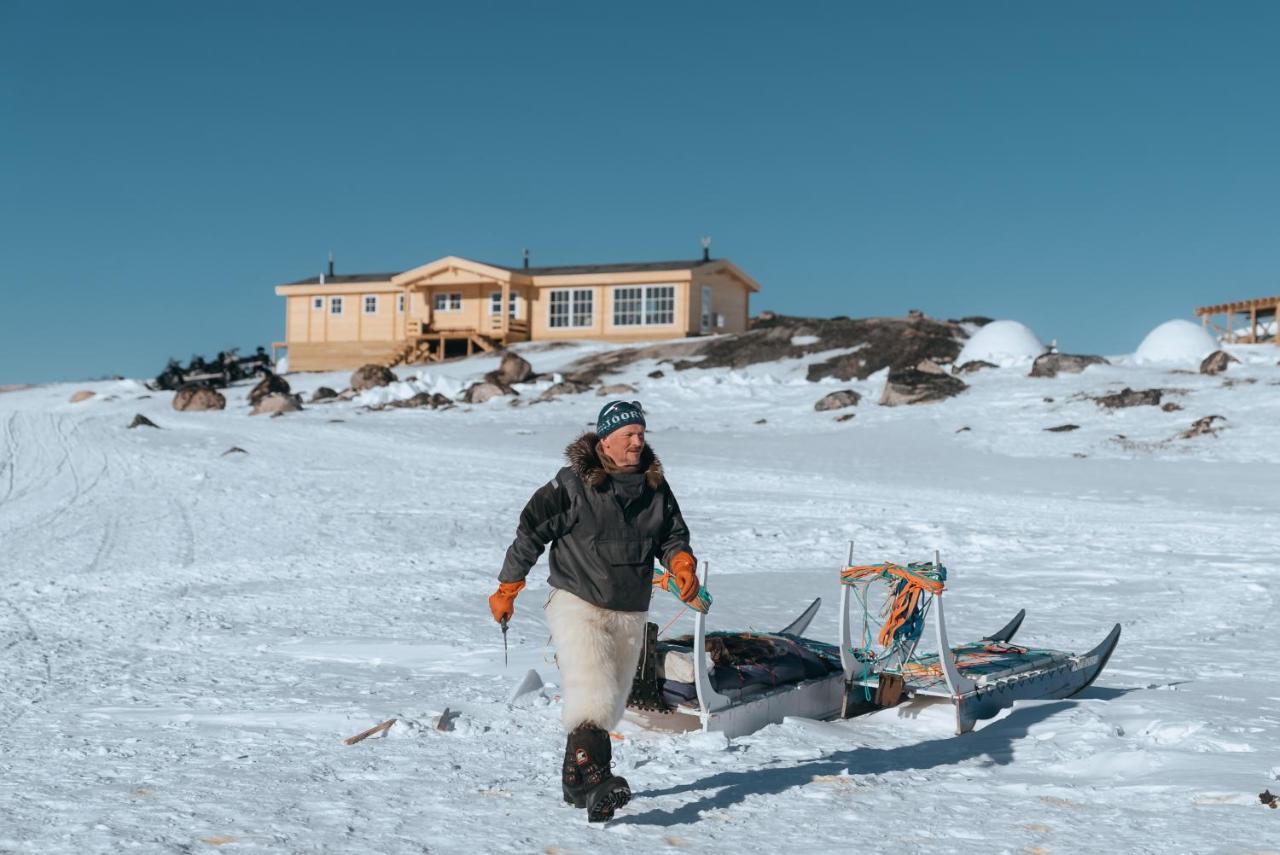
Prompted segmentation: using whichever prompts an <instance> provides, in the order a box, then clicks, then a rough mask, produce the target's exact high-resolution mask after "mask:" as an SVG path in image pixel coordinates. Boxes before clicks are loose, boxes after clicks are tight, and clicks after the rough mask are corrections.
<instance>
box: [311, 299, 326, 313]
mask: <svg viewBox="0 0 1280 855" xmlns="http://www.w3.org/2000/svg"><path fill="white" fill-rule="evenodd" d="M311 308H313V309H315V310H316V311H320V310H321V309H323V308H324V297H316V298H315V299H314V300H312V301H311Z"/></svg>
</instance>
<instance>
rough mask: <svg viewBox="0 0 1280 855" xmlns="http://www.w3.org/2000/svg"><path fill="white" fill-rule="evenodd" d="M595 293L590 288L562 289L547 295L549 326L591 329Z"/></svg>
mask: <svg viewBox="0 0 1280 855" xmlns="http://www.w3.org/2000/svg"><path fill="white" fill-rule="evenodd" d="M592 299H593V292H592V291H591V289H590V288H573V289H570V288H562V289H559V290H555V291H550V292H548V294H547V301H548V312H549V314H548V316H547V326H549V327H553V328H561V327H589V326H591V323H592V320H591V318H592Z"/></svg>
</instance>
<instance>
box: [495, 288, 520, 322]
mask: <svg viewBox="0 0 1280 855" xmlns="http://www.w3.org/2000/svg"><path fill="white" fill-rule="evenodd" d="M508 295H509V296H510V300H508V305H507V317H510V318H514V317H515V316H516V299H517V295H516V293H515V292H514V291H510V292H508ZM500 314H502V292H501V291H494V292H493V293H492V294H490V295H489V316H490V317H497V316H498V315H500Z"/></svg>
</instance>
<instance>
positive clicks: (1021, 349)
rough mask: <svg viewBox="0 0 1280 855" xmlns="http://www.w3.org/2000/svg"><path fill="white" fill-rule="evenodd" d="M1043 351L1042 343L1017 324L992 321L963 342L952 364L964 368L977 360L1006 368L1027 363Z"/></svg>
mask: <svg viewBox="0 0 1280 855" xmlns="http://www.w3.org/2000/svg"><path fill="white" fill-rule="evenodd" d="M1044 351H1045V347H1044V342H1042V341H1040V337H1039V336H1037V335H1036V334H1035V333H1033V332H1032V331H1031V329H1030V328H1029V327H1027V326H1026V325H1025V324H1021V323H1018V322H1017V321H992V322H991V323H989V324H987V325H986V326H984V327H983V328H982V329H980V330H978V331H977V332H976V333H974V336H973V338H971V339H969V340H968V341H967V342H965V345H964V348H963V349H961V351H960V355H959V356H957V357H956V364H957V365H964V364H965V363H966V362H972V361H973V360H975V359H981V360H983V361H984V362H990V363H992V364H994V365H999V366H1001V367H1005V368H1007V367H1009V366H1012V365H1021V364H1025V363H1027V362H1031V361H1032V360H1034V359H1035V358H1036V357H1037V356H1039V355H1040V354H1042V353H1044Z"/></svg>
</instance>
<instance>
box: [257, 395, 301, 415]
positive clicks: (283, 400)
mask: <svg viewBox="0 0 1280 855" xmlns="http://www.w3.org/2000/svg"><path fill="white" fill-rule="evenodd" d="M301 409H302V396H301V395H285V394H282V393H280V392H272V393H271V394H270V395H267V396H266V397H264V398H262V399H261V400H259V401H258V403H257V404H255V405H254V407H253V409H252V410H251V411H250V412H249V415H251V416H260V415H262V414H263V413H269V414H271V415H273V416H274V415H279V414H281V413H296V412H298V411H299V410H301Z"/></svg>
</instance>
